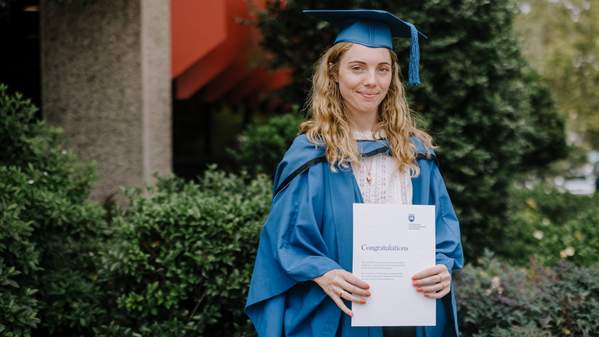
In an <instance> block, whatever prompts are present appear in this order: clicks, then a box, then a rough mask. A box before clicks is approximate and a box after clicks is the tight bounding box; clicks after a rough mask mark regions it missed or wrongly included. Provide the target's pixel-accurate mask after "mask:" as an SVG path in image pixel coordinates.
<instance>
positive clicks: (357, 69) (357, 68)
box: [351, 66, 362, 71]
mask: <svg viewBox="0 0 599 337" xmlns="http://www.w3.org/2000/svg"><path fill="white" fill-rule="evenodd" d="M351 70H353V71H360V70H362V67H361V66H352V67H351Z"/></svg>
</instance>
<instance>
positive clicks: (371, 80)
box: [364, 70, 376, 87]
mask: <svg viewBox="0 0 599 337" xmlns="http://www.w3.org/2000/svg"><path fill="white" fill-rule="evenodd" d="M375 84H376V71H375V70H368V72H367V74H366V77H365V78H364V85H365V86H369V87H371V86H374V85H375Z"/></svg>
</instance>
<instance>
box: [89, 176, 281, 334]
mask: <svg viewBox="0 0 599 337" xmlns="http://www.w3.org/2000/svg"><path fill="white" fill-rule="evenodd" d="M149 194H150V195H149V196H148V197H145V196H144V195H143V194H142V193H141V192H140V191H139V190H136V189H128V190H127V196H128V200H129V203H130V205H129V207H128V208H127V209H126V210H122V211H121V212H120V213H121V214H120V215H119V216H118V217H117V218H116V219H115V221H114V224H115V226H116V228H115V236H114V240H113V241H112V242H110V243H109V244H107V245H106V247H107V249H106V251H105V253H104V254H103V255H102V265H103V267H102V269H101V271H100V274H101V275H102V276H103V277H104V278H105V281H106V282H107V284H109V287H110V293H111V296H112V300H113V303H111V305H110V306H111V307H113V308H114V309H115V311H113V314H112V315H113V316H112V317H111V323H110V324H108V325H105V326H103V327H102V328H100V329H98V332H99V333H100V335H102V336H111V335H117V334H122V333H125V334H126V335H129V334H135V333H137V334H139V335H142V336H173V337H174V336H178V337H183V336H245V335H247V334H248V333H249V332H251V327H250V325H249V321H248V320H247V318H246V317H245V314H244V313H243V307H244V304H245V298H246V296H247V286H248V283H249V278H250V274H251V271H252V267H253V260H254V256H255V254H256V249H257V242H258V236H259V232H260V229H261V226H262V224H263V222H264V220H265V219H266V214H267V212H268V209H269V207H270V198H271V185H270V182H269V178H267V177H266V176H264V175H261V176H258V177H257V178H255V179H250V177H249V176H248V175H246V174H245V173H242V174H241V175H232V174H229V175H228V174H225V173H223V172H220V171H217V170H216V168H215V166H211V167H210V168H209V169H208V170H207V171H206V173H205V174H204V175H203V176H202V177H200V178H199V181H198V183H191V182H184V181H182V180H181V179H179V178H175V177H170V178H161V179H160V181H159V182H158V184H157V186H156V187H155V188H151V189H150V193H149Z"/></svg>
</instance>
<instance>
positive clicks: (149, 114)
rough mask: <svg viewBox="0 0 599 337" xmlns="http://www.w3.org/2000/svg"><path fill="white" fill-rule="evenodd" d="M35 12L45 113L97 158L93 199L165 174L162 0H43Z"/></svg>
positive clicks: (166, 80) (167, 108)
mask: <svg viewBox="0 0 599 337" xmlns="http://www.w3.org/2000/svg"><path fill="white" fill-rule="evenodd" d="M40 14H41V41H42V43H41V50H42V51H41V54H42V55H41V63H42V64H41V69H42V76H41V77H42V109H43V114H44V118H45V119H46V120H47V121H48V123H49V124H51V125H55V126H59V127H62V128H63V129H64V130H65V135H66V137H67V138H68V139H69V142H70V146H71V148H72V149H73V150H74V151H75V152H76V153H77V154H78V155H79V156H80V158H82V159H83V160H86V161H91V160H93V161H95V162H96V167H97V172H98V178H99V180H98V182H97V185H96V187H95V189H94V190H93V192H92V198H93V199H95V200H99V201H102V200H104V199H106V198H107V197H109V196H110V195H112V194H113V193H115V192H117V191H118V187H119V186H144V185H145V184H152V183H153V182H154V178H153V175H154V173H158V174H160V175H164V174H168V173H170V172H171V170H172V169H171V166H172V145H171V143H172V136H171V133H172V130H171V129H172V127H171V79H170V13H169V1H165V0H116V1H115V0H112V1H109V0H91V1H77V0H75V1H73V0H71V1H64V2H58V1H48V0H42V1H41V13H40Z"/></svg>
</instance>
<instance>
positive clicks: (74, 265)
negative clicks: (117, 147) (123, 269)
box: [0, 85, 106, 336]
mask: <svg viewBox="0 0 599 337" xmlns="http://www.w3.org/2000/svg"><path fill="white" fill-rule="evenodd" d="M35 111H36V108H35V107H34V106H33V105H32V104H31V102H30V101H29V100H26V99H23V98H22V97H21V96H20V95H18V94H16V95H10V94H8V92H7V88H6V87H5V86H2V85H0V144H1V146H2V149H3V151H2V152H0V213H1V214H2V216H1V217H0V225H1V228H0V233H1V234H0V254H1V255H0V280H2V282H1V283H0V305H1V307H0V309H1V310H2V317H3V320H2V323H0V324H2V325H1V326H0V329H3V331H2V334H3V335H7V336H28V335H30V333H31V332H34V333H35V334H38V335H51V334H56V335H61V336H69V335H81V334H85V333H86V332H88V331H91V325H92V324H95V321H96V319H97V318H98V317H100V316H101V315H102V313H103V310H104V309H103V308H102V307H101V306H100V305H99V303H98V298H99V294H100V293H101V292H100V288H99V287H98V284H97V281H96V279H97V275H96V272H95V271H96V266H95V254H96V253H97V251H98V248H99V246H100V245H101V244H102V241H103V240H104V239H103V238H104V236H105V230H106V221H105V220H104V217H105V212H104V210H103V209H102V208H101V207H100V206H98V205H96V204H93V203H91V202H88V201H86V199H87V197H88V195H89V191H90V189H91V184H92V182H93V181H94V178H95V176H94V171H93V167H92V166H91V165H88V164H82V163H80V162H79V161H78V159H77V158H76V156H74V155H73V154H72V153H70V152H69V151H67V150H66V149H65V147H64V144H63V140H62V135H61V133H62V132H61V130H59V129H56V128H51V127H49V126H47V125H45V123H44V122H43V121H37V120H36V119H35ZM11 298H14V299H15V301H11V300H10V299H11ZM5 317H6V320H5Z"/></svg>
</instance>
